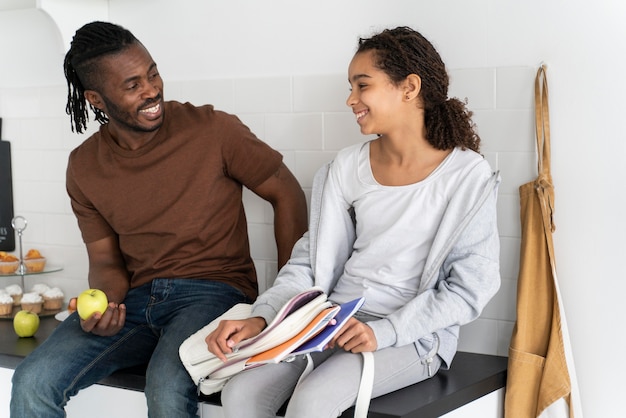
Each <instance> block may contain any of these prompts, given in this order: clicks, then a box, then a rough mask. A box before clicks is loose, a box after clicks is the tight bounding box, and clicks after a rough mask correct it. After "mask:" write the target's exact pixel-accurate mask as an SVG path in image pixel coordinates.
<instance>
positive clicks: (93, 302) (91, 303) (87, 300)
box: [76, 289, 109, 320]
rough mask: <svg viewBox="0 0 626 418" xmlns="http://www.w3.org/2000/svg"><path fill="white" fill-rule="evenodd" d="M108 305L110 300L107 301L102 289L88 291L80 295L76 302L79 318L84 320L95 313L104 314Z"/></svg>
mask: <svg viewBox="0 0 626 418" xmlns="http://www.w3.org/2000/svg"><path fill="white" fill-rule="evenodd" d="M108 305H109V300H108V299H107V295H106V294H105V293H104V292H103V291H102V290H100V289H87V290H85V291H84V292H83V293H81V294H80V295H78V299H77V300H76V310H77V311H78V316H80V317H81V318H82V319H83V320H86V319H87V318H89V317H90V316H91V315H93V314H94V313H95V312H100V313H101V314H103V313H104V311H106V309H107V306H108Z"/></svg>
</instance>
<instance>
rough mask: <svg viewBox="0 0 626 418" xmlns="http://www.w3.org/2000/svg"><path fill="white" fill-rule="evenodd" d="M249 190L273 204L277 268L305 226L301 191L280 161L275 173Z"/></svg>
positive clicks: (302, 193) (283, 262) (304, 204)
mask: <svg viewBox="0 0 626 418" xmlns="http://www.w3.org/2000/svg"><path fill="white" fill-rule="evenodd" d="M252 191H253V192H254V193H256V194H257V195H259V196H260V197H262V198H263V199H265V200H267V201H268V202H270V203H271V204H272V207H273V208H274V237H275V239H276V247H277V249H278V269H279V270H280V268H281V267H282V266H283V265H285V264H286V263H287V261H289V257H290V256H291V250H292V248H293V245H294V244H295V243H296V241H297V240H298V239H300V237H302V235H303V234H304V233H305V232H306V230H307V206H306V198H305V197H304V192H303V191H302V188H301V187H300V184H299V183H298V180H296V178H295V177H294V175H293V174H292V173H291V171H289V169H288V168H287V167H286V166H285V164H281V165H280V167H279V168H278V170H277V171H276V173H274V174H273V175H272V176H270V178H268V179H267V180H265V181H264V182H263V183H261V184H260V185H259V186H257V187H255V188H254V189H252Z"/></svg>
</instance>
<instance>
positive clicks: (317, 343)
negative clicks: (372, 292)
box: [289, 297, 365, 357]
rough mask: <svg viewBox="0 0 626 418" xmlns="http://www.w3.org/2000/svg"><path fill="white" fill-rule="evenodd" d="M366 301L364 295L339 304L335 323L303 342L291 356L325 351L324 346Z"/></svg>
mask: <svg viewBox="0 0 626 418" xmlns="http://www.w3.org/2000/svg"><path fill="white" fill-rule="evenodd" d="M363 302H365V298H364V297H360V298H358V299H354V300H352V301H350V302H346V303H344V304H342V305H339V307H340V309H339V312H338V313H337V315H336V316H335V318H334V319H335V321H336V322H335V324H334V325H327V326H326V327H325V328H324V329H323V330H322V331H321V332H320V333H319V334H317V335H316V336H314V337H313V338H311V339H310V340H308V341H307V342H305V343H304V344H302V345H301V346H300V347H298V348H296V349H295V350H294V351H292V352H291V355H290V356H289V357H291V356H297V355H299V354H307V353H313V352H316V351H324V347H326V345H327V344H328V342H329V341H330V340H331V339H332V338H333V337H334V336H335V334H336V333H337V332H338V331H339V330H340V329H341V327H343V326H344V324H345V323H346V322H347V321H348V319H350V318H351V317H352V316H353V315H354V314H355V313H356V312H357V311H358V310H359V309H360V308H361V306H362V305H363Z"/></svg>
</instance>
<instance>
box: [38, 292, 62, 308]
mask: <svg viewBox="0 0 626 418" xmlns="http://www.w3.org/2000/svg"><path fill="white" fill-rule="evenodd" d="M41 296H42V297H43V308H44V309H45V310H48V311H56V310H59V309H61V307H62V306H63V297H64V295H63V292H62V291H61V289H59V288H58V287H53V288H52V289H48V290H46V291H45V292H44V293H43V294H42V295H41Z"/></svg>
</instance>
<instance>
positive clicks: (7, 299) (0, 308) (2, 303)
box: [0, 290, 13, 316]
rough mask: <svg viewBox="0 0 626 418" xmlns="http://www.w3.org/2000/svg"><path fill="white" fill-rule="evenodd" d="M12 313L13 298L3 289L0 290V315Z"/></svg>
mask: <svg viewBox="0 0 626 418" xmlns="http://www.w3.org/2000/svg"><path fill="white" fill-rule="evenodd" d="M11 313H13V298H12V297H11V295H9V294H8V293H7V292H5V291H4V290H2V291H0V316H6V315H11Z"/></svg>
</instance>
